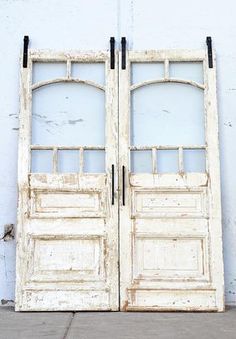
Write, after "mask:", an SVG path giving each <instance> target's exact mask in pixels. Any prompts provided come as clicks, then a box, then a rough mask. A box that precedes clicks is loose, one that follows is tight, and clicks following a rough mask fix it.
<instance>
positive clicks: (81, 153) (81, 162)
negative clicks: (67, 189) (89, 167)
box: [79, 147, 84, 174]
mask: <svg viewBox="0 0 236 339" xmlns="http://www.w3.org/2000/svg"><path fill="white" fill-rule="evenodd" d="M79 172H80V174H82V173H83V172H84V149H83V147H80V150H79Z"/></svg>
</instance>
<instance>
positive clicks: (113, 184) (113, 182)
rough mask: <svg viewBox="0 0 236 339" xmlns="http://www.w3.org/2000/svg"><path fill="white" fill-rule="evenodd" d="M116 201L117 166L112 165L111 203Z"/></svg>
mask: <svg viewBox="0 0 236 339" xmlns="http://www.w3.org/2000/svg"><path fill="white" fill-rule="evenodd" d="M114 203H115V168H114V165H111V204H112V205H114Z"/></svg>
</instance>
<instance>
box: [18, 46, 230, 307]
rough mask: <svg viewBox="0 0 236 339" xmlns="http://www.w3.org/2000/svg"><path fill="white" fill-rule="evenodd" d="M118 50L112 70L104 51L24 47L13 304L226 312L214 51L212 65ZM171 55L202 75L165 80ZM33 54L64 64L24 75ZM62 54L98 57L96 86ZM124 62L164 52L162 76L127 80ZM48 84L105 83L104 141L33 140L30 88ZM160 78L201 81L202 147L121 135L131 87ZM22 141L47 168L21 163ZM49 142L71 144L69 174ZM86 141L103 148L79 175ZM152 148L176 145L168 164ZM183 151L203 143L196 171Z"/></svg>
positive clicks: (188, 57) (193, 54)
mask: <svg viewBox="0 0 236 339" xmlns="http://www.w3.org/2000/svg"><path fill="white" fill-rule="evenodd" d="M117 56H118V55H117ZM126 60H127V65H126V69H125V70H123V69H121V66H120V65H121V56H120V61H119V74H118V58H116V67H115V70H111V69H110V60H109V53H108V52H96V53H93V52H88V53H86V52H84V53H81V52H77V51H72V52H68V53H63V52H59V53H55V52H52V51H35V50H30V51H29V66H28V68H25V69H22V74H21V94H20V96H21V111H20V138H19V161H18V163H19V170H18V172H19V173H18V183H19V206H18V227H17V264H16V265H17V283H16V310H21V311H28V310H29V311H30V310H32V311H37V310H40V311H49V310H51V311H53V310H118V309H119V293H120V309H121V310H122V311H129V310H130V311H136V310H137V311H139V310H157V311H161V310H174V311H176V310H187V311H198V310H199V311H204V310H206V311H223V310H224V299H223V292H224V288H223V287H224V280H223V261H222V232H221V205H220V177H219V149H218V136H217V128H218V127H217V124H218V122H217V105H216V83H215V81H216V79H215V59H214V62H213V63H214V68H213V69H209V68H208V64H207V55H206V52H205V51H203V50H199V51H191V50H185V51H181V50H169V51H144V52H127V58H126ZM173 61H176V62H191V61H193V62H203V64H204V83H203V84H200V83H197V82H194V81H192V80H191V79H190V80H185V79H179V78H178V79H175V78H171V77H170V74H169V67H170V62H173ZM33 62H65V65H66V76H65V77H62V78H57V79H49V80H47V81H43V82H39V83H36V84H34V85H32V81H31V74H32V63H33ZM72 62H88V63H93V62H104V63H105V79H106V84H105V85H104V86H101V85H99V84H97V83H94V82H92V81H89V80H80V79H79V78H76V79H75V78H72V76H71V63H72ZM132 62H163V67H164V78H163V79H154V80H148V79H147V80H146V81H143V82H141V83H138V84H133V85H132V86H130V72H131V63H132ZM118 76H119V79H118ZM57 82H76V83H83V84H87V85H91V86H94V87H96V88H98V89H99V90H103V91H105V96H106V101H105V102H106V107H105V109H106V143H105V145H104V146H102V145H101V146H98V145H96V146H93V145H86V146H83V145H76V146H64V145H46V146H45V145H32V143H31V103H32V91H33V90H36V89H39V88H40V87H42V86H47V85H50V84H53V83H57ZM165 82H170V83H183V84H188V85H191V86H195V87H197V88H198V89H200V90H203V91H204V100H205V117H206V119H205V127H206V133H205V134H206V142H205V144H204V145H202V144H201V145H198V144H197V145H142V146H133V145H130V107H131V103H130V93H131V91H134V90H136V89H137V88H139V87H141V86H146V85H149V84H153V83H165ZM118 83H119V95H118ZM118 98H119V100H118ZM118 101H119V102H118ZM118 103H119V124H118ZM91 132H92V131H91ZM118 132H119V135H118ZM143 133H148V131H145V128H144V129H143ZM118 141H119V143H118ZM32 150H34V151H37V150H38V151H40V150H51V151H52V163H53V171H52V173H31V169H30V157H31V151H32ZM59 150H64V151H66V150H75V151H78V162H79V165H80V166H79V171H78V173H58V151H59ZM85 150H103V151H105V155H106V170H105V173H100V174H98V173H84V151H85ZM158 150H176V151H178V166H179V172H178V173H164V174H160V173H159V172H158ZM185 150H205V151H206V172H204V173H186V172H185V168H184V167H185V166H184V151H185ZM131 151H151V159H152V160H151V162H152V163H151V167H152V172H151V173H142V174H138V173H131V170H130V152H131ZM112 165H114V169H115V181H114V182H115V184H114V186H115V192H114V194H115V199H114V205H112V199H111V198H112V192H111V187H112V172H111V168H112ZM123 166H124V169H125V171H124V174H125V177H124V180H125V185H124V189H125V192H123V191H122V190H123V171H122V169H123ZM118 174H119V176H118ZM123 193H125V194H124V196H125V203H124V200H123ZM118 218H119V220H118ZM118 221H119V223H118ZM118 247H119V248H118ZM118 266H119V271H120V272H118ZM119 273H120V281H119ZM119 289H120V290H119Z"/></svg>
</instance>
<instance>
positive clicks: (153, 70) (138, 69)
mask: <svg viewBox="0 0 236 339" xmlns="http://www.w3.org/2000/svg"><path fill="white" fill-rule="evenodd" d="M163 77H164V63H163V62H155V63H154V62H153V63H151V62H149V63H132V68H131V83H132V84H136V83H138V82H142V81H145V80H152V79H159V78H163Z"/></svg>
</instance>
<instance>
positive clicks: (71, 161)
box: [57, 150, 79, 173]
mask: <svg viewBox="0 0 236 339" xmlns="http://www.w3.org/2000/svg"><path fill="white" fill-rule="evenodd" d="M57 155H58V172H59V173H76V172H78V171H79V151H77V150H65V151H64V150H59V151H58V153H57Z"/></svg>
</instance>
